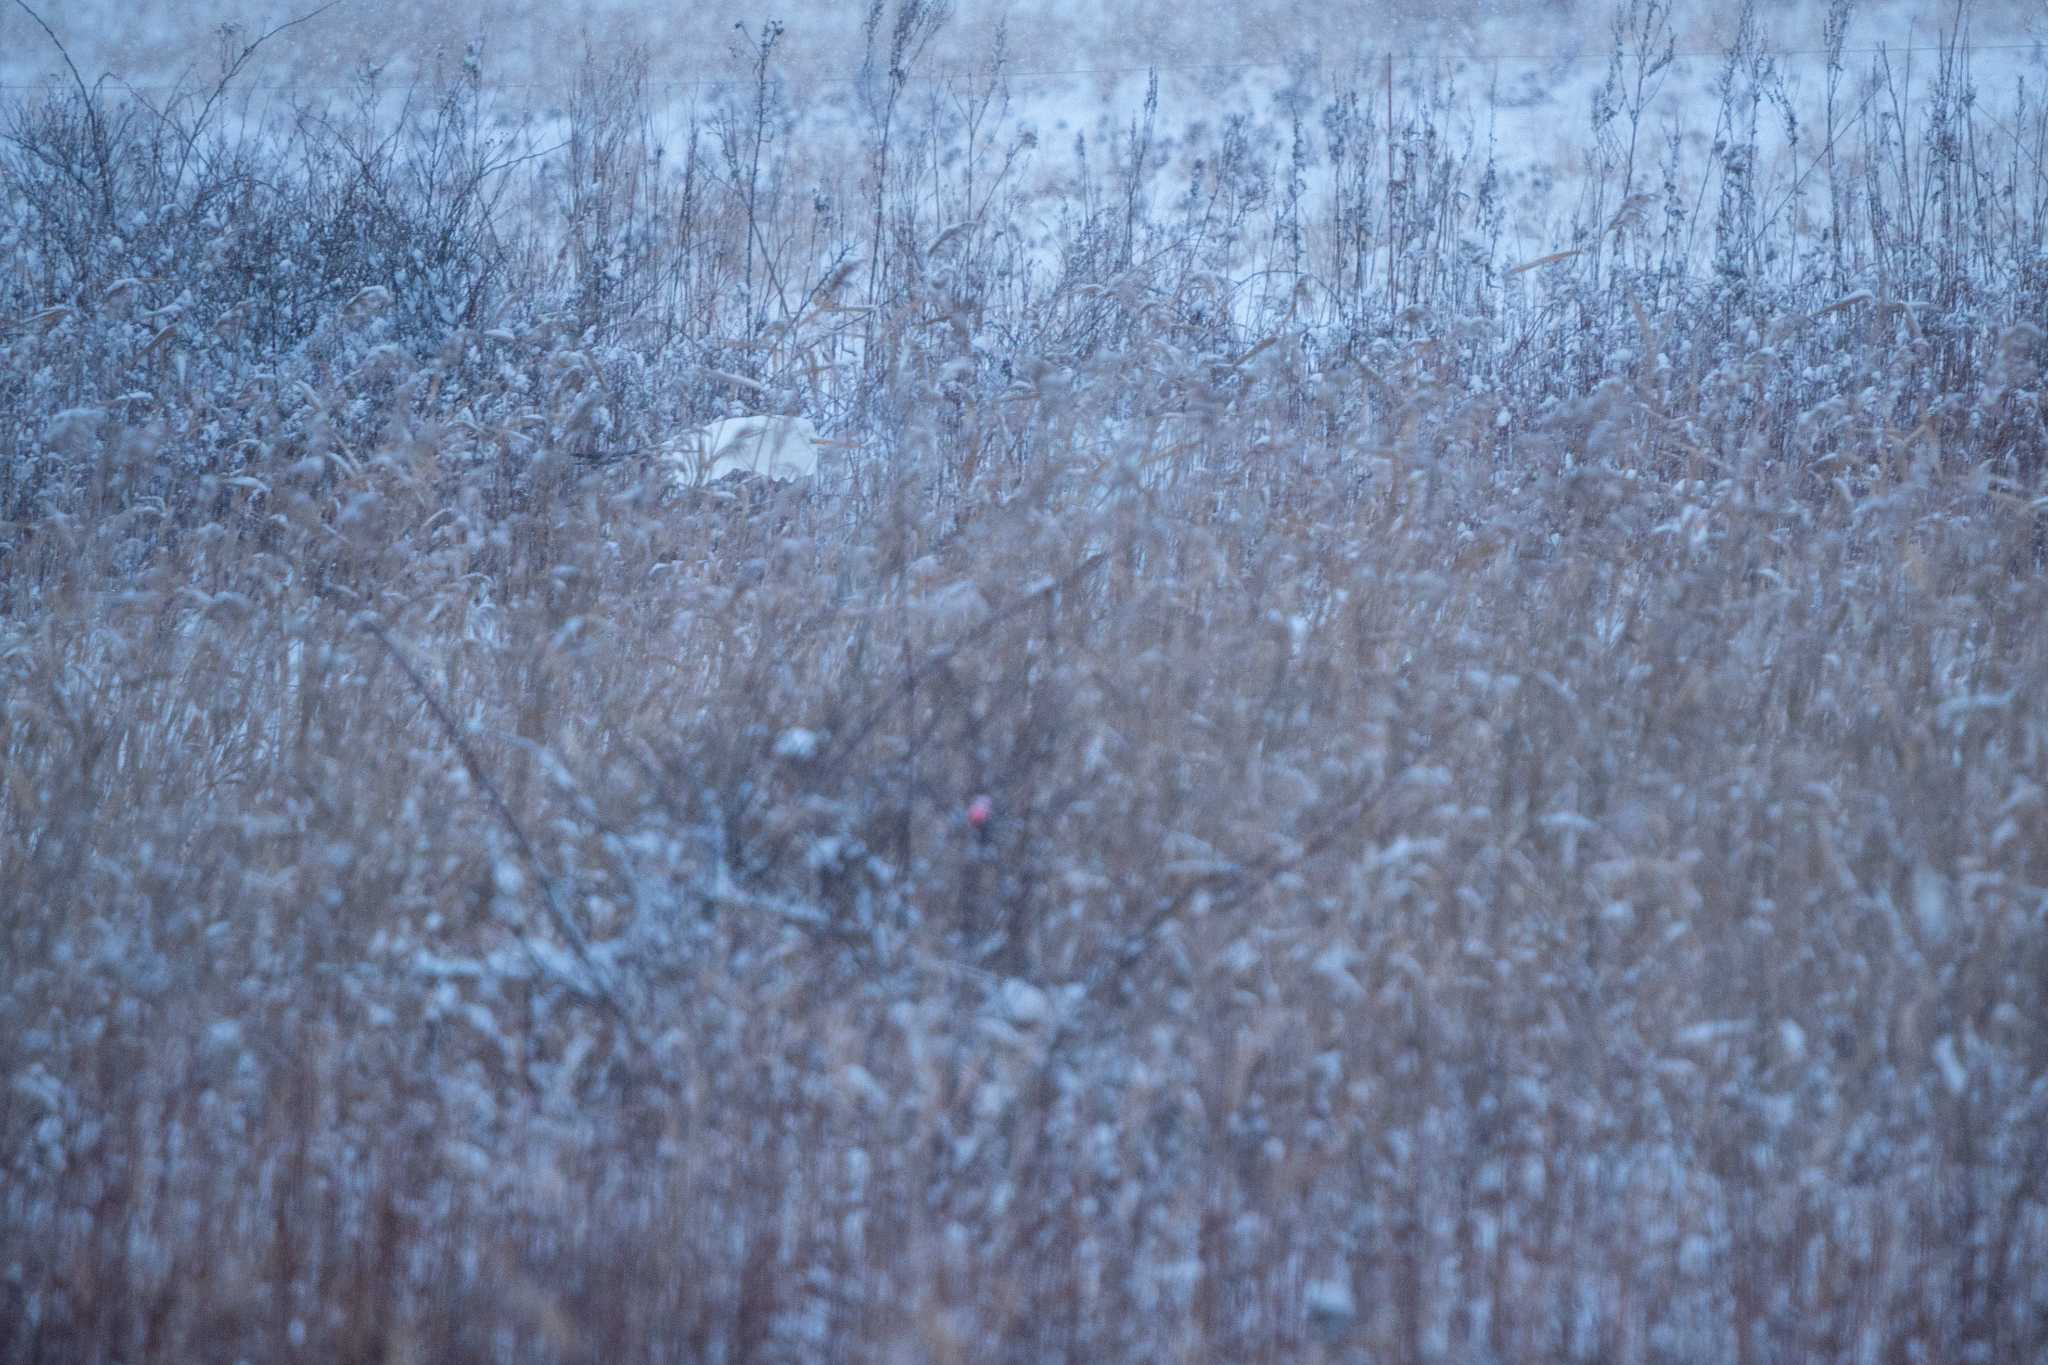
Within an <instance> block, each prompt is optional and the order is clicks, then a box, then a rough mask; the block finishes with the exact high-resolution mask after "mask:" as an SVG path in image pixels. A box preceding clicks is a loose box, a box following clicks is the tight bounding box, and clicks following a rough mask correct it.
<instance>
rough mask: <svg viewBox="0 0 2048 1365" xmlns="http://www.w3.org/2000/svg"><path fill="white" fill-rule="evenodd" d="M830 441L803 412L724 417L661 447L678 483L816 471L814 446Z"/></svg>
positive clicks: (779, 477)
mask: <svg viewBox="0 0 2048 1365" xmlns="http://www.w3.org/2000/svg"><path fill="white" fill-rule="evenodd" d="M832 444H833V443H832V442H830V441H826V440H823V439H821V438H820V437H819V435H818V429H817V428H816V427H814V426H812V425H811V423H810V421H809V419H807V418H803V417H783V416H779V415H776V414H772V413H771V414H766V415H763V416H759V417H728V418H725V419H723V420H722V421H717V422H711V423H708V424H706V425H704V426H701V427H695V428H692V429H691V430H689V431H686V432H684V433H683V434H682V435H680V436H678V437H676V438H675V439H674V440H672V441H670V442H669V443H668V445H667V447H666V448H665V449H664V450H663V452H662V453H663V455H664V457H665V458H666V459H667V460H668V461H669V464H670V466H671V468H672V470H673V475H674V478H675V481H676V484H677V485H678V486H679V487H682V488H702V487H705V486H706V485H709V484H714V483H717V482H718V481H719V480H720V479H723V478H725V477H726V476H727V475H729V474H750V475H755V476H758V477H761V478H767V479H774V480H776V481H777V482H788V481H792V480H797V479H809V478H811V477H813V476H814V475H816V474H817V472H818V452H819V450H821V449H823V448H825V447H828V446H831V445H832Z"/></svg>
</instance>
